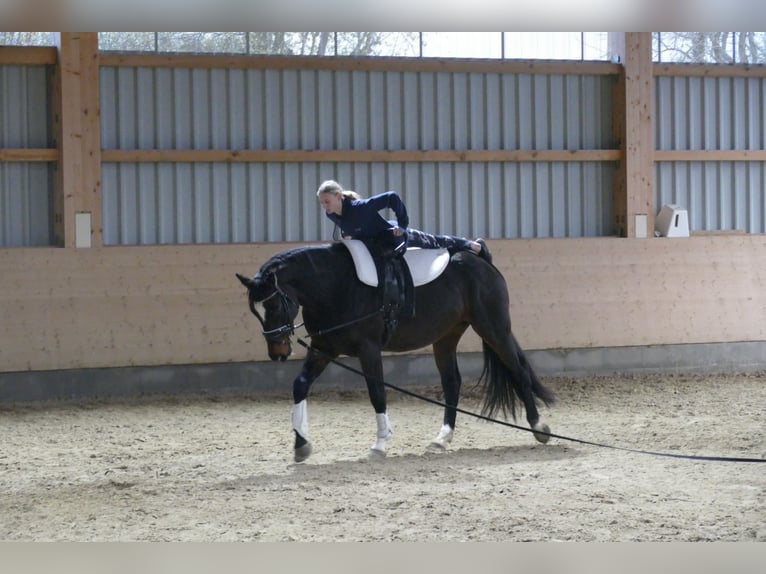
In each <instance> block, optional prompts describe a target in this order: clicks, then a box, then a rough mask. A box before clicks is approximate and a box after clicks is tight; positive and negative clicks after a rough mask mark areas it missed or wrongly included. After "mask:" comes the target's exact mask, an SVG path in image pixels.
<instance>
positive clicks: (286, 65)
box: [101, 52, 621, 75]
mask: <svg viewBox="0 0 766 574" xmlns="http://www.w3.org/2000/svg"><path fill="white" fill-rule="evenodd" d="M101 65H103V66H129V67H168V68H239V69H243V68H244V69H264V70H266V69H268V70H293V69H294V70H363V71H382V72H387V71H404V72H477V73H490V74H578V75H582V74H593V75H609V74H613V75H617V74H619V73H620V69H621V67H620V66H619V65H618V64H612V63H609V62H581V61H565V60H500V59H478V58H470V59H468V58H464V59H460V58H383V57H367V58H356V57H347V56H341V57H326V56H265V55H250V56H247V55H218V54H155V53H143V54H142V53H122V52H103V53H102V54H101Z"/></svg>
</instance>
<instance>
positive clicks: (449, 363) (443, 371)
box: [429, 325, 468, 450]
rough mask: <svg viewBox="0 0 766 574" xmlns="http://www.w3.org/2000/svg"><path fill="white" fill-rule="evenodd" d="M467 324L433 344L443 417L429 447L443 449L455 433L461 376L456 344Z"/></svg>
mask: <svg viewBox="0 0 766 574" xmlns="http://www.w3.org/2000/svg"><path fill="white" fill-rule="evenodd" d="M467 328H468V326H467V325H465V326H461V327H458V328H457V329H456V330H455V331H453V332H452V333H450V334H449V335H448V336H446V337H444V338H442V339H440V340H439V341H437V342H436V343H434V345H433V350H434V360H435V361H436V368H437V369H439V374H440V375H441V381H442V391H443V392H444V403H445V404H446V405H447V406H446V407H445V408H444V419H443V422H442V427H441V429H439V434H438V435H437V436H436V438H435V439H434V440H433V441H431V444H430V445H429V448H430V449H435V450H444V449H446V448H447V445H448V444H449V443H450V442H452V437H453V436H454V433H455V421H456V419H457V410H456V409H457V406H458V402H459V400H460V386H461V384H462V378H461V377H460V370H459V369H458V364H457V344H458V341H459V340H460V337H462V336H463V333H465V330H466V329H467Z"/></svg>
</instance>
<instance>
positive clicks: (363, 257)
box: [341, 239, 449, 287]
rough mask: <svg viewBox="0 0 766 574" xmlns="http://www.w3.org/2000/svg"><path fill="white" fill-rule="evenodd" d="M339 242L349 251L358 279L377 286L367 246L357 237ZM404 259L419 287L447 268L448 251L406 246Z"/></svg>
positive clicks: (376, 277) (373, 266)
mask: <svg viewBox="0 0 766 574" xmlns="http://www.w3.org/2000/svg"><path fill="white" fill-rule="evenodd" d="M341 243H343V245H345V246H346V248H347V249H348V252H349V253H351V258H352V259H353V260H354V267H356V274H357V276H358V277H359V280H360V281H361V282H362V283H364V284H365V285H370V286H372V287H377V286H378V272H377V271H376V270H375V262H374V261H373V259H372V255H370V251H369V250H368V249H367V246H366V245H365V244H364V243H363V242H362V241H359V240H358V239H341ZM404 260H405V261H406V262H407V267H409V268H410V275H412V282H413V284H414V285H415V287H420V286H421V285H425V284H426V283H430V282H431V281H433V280H434V279H436V278H437V277H438V276H439V275H441V274H442V272H443V271H444V270H445V269H446V268H447V264H448V263H449V251H447V250H446V249H421V248H420V247H408V248H407V252H406V253H405V254H404Z"/></svg>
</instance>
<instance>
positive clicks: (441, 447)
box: [426, 441, 447, 452]
mask: <svg viewBox="0 0 766 574" xmlns="http://www.w3.org/2000/svg"><path fill="white" fill-rule="evenodd" d="M426 450H427V451H429V452H445V451H446V450H447V445H446V444H444V443H441V442H436V441H433V442H431V444H429V445H428V446H427V447H426Z"/></svg>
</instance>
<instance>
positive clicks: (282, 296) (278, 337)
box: [248, 274, 303, 343]
mask: <svg viewBox="0 0 766 574" xmlns="http://www.w3.org/2000/svg"><path fill="white" fill-rule="evenodd" d="M276 296H279V302H280V306H281V307H282V311H283V312H284V314H285V316H289V315H290V313H289V310H288V306H289V305H291V304H292V305H293V306H295V307H296V308H297V307H298V306H299V305H298V304H297V303H296V302H295V301H293V299H292V298H291V297H290V296H289V295H288V294H287V293H285V292H284V291H282V288H281V287H280V286H279V283H278V282H277V276H276V274H275V275H274V292H273V293H272V294H271V295H269V296H268V297H266V298H265V299H261V300H260V301H255V300H254V299H253V298H252V297H248V303H249V305H250V311H251V312H252V313H253V315H255V316H256V317H257V318H258V321H260V323H261V327H263V329H264V330H263V331H262V333H263V336H264V337H265V339H266V340H267V341H269V342H270V343H281V342H282V341H283V339H284V338H285V337H290V336H292V335H293V333H295V329H296V327H300V326H301V325H302V324H303V323H301V325H293V323H292V322H286V323H285V324H284V325H282V326H281V327H277V328H276V329H269V330H268V331H267V330H266V322H265V321H264V318H263V317H261V314H260V313H259V312H258V309H256V308H255V304H256V303H265V302H266V301H268V300H269V299H271V298H272V297H276ZM288 321H289V320H288Z"/></svg>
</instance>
